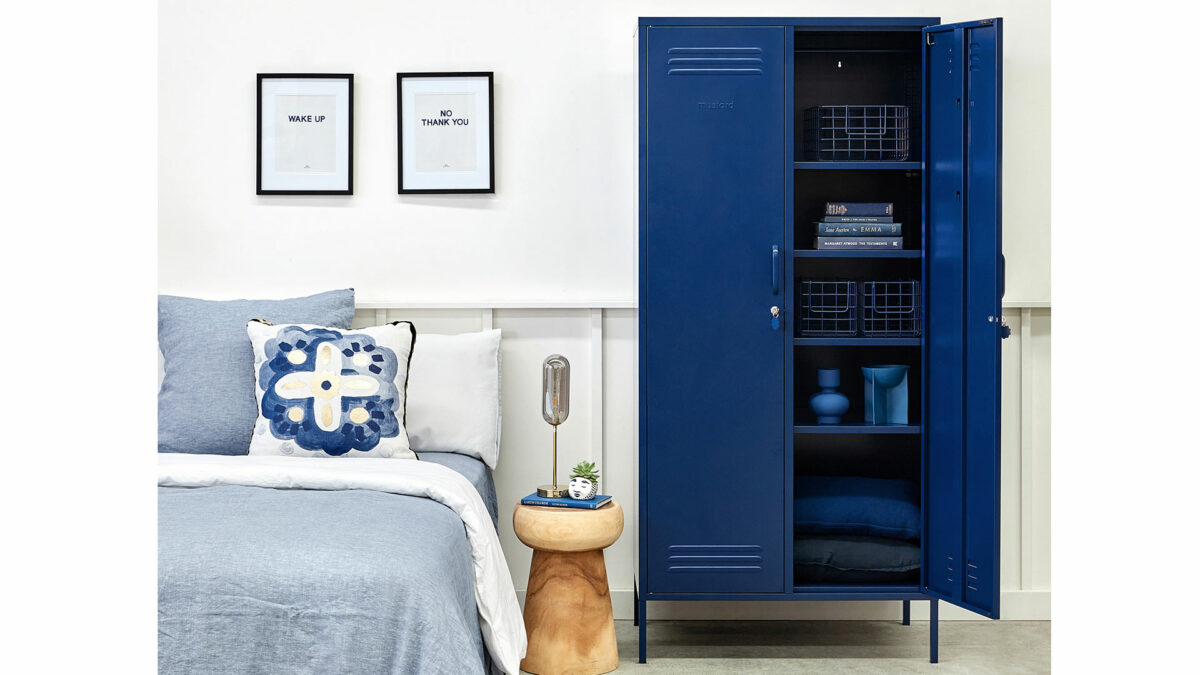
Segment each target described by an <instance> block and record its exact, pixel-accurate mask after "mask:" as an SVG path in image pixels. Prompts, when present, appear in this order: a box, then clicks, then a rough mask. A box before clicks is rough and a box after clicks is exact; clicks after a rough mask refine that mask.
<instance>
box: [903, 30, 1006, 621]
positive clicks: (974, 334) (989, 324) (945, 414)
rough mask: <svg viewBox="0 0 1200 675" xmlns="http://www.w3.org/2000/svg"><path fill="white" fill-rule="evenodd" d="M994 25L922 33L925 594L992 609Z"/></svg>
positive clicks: (995, 586)
mask: <svg viewBox="0 0 1200 675" xmlns="http://www.w3.org/2000/svg"><path fill="white" fill-rule="evenodd" d="M1000 45H1001V20H1000V19H987V20H983V21H972V22H968V23H961V24H949V25H945V26H936V27H930V28H926V29H925V73H926V120H927V126H926V138H927V145H926V151H927V156H926V162H925V165H926V171H927V175H928V178H927V180H928V183H927V192H926V209H927V210H926V233H927V250H926V265H927V268H926V269H927V275H928V283H927V284H926V288H927V289H928V291H927V293H928V300H927V304H926V306H927V314H926V321H927V322H928V323H927V325H928V328H929V332H928V338H927V349H928V350H929V352H928V354H927V358H926V363H927V364H928V376H927V382H928V384H927V390H926V391H927V396H928V404H927V409H928V411H929V412H928V414H927V416H926V429H925V442H926V450H927V454H926V478H925V500H926V501H925V536H924V539H923V544H924V549H925V550H924V556H925V561H924V570H923V579H924V585H925V589H926V590H927V591H928V592H930V593H931V594H933V595H937V596H938V597H941V598H944V599H946V600H948V601H949V602H951V603H953V604H955V605H958V606H960V607H965V608H966V609H970V610H972V611H976V612H979V613H981V614H983V615H985V616H988V617H991V618H998V617H999V609H1000V569H999V551H1000V516H999V514H1000V490H999V488H1000V428H999V421H1000V397H999V395H1000V339H1001V335H1000V323H999V319H1000V310H1001V302H1000V301H1001V297H1002V296H1003V294H1004V277H1003V275H1004V268H1003V261H1002V260H1001V257H1000V252H1001V247H1000V84H1001V76H1000V64H1001V50H1000Z"/></svg>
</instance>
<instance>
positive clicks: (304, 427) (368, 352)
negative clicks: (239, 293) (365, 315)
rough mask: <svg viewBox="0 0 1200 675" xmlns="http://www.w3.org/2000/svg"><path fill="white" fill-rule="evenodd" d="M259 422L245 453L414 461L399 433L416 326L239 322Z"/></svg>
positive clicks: (406, 323)
mask: <svg viewBox="0 0 1200 675" xmlns="http://www.w3.org/2000/svg"><path fill="white" fill-rule="evenodd" d="M246 332H247V333H248V334H249V335H250V342H251V344H252V346H253V348H254V378H255V386H254V394H255V396H256V397H257V400H258V420H257V421H256V422H255V423H254V435H253V436H252V437H251V438H250V454H252V455H294V456H308V457H343V456H345V457H396V458H399V459H416V455H414V454H413V452H412V450H411V449H410V448H409V442H408V434H407V433H405V430H404V400H405V388H406V386H407V384H408V366H409V360H410V358H411V356H412V352H413V341H414V340H415V339H416V329H414V328H413V325H412V324H411V323H409V322H407V321H397V322H395V323H391V324H388V325H386V326H375V327H373V328H359V329H349V330H347V329H342V328H324V327H321V326H312V325H309V324H283V325H279V326H272V325H270V324H268V323H265V322H262V321H251V322H250V323H249V324H247V325H246Z"/></svg>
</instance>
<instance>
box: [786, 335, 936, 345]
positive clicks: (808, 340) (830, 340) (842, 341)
mask: <svg viewBox="0 0 1200 675" xmlns="http://www.w3.org/2000/svg"><path fill="white" fill-rule="evenodd" d="M794 341H795V343H796V346H797V347H919V346H921V338H919V337H914V338H866V337H805V338H794Z"/></svg>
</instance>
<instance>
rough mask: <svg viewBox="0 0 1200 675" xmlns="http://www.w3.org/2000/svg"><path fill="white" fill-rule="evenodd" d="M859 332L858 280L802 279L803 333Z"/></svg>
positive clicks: (827, 334) (801, 316) (845, 335)
mask: <svg viewBox="0 0 1200 675" xmlns="http://www.w3.org/2000/svg"><path fill="white" fill-rule="evenodd" d="M857 334H858V284H857V282H854V281H823V280H816V279H801V280H800V335H806V336H810V337H817V336H826V337H837V336H841V337H853V336H855V335H857Z"/></svg>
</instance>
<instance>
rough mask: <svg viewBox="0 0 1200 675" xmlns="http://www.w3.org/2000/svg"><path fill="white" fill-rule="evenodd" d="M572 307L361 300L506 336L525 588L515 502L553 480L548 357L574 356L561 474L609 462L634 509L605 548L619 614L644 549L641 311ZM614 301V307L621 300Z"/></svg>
mask: <svg viewBox="0 0 1200 675" xmlns="http://www.w3.org/2000/svg"><path fill="white" fill-rule="evenodd" d="M591 304H592V303H577V304H573V305H572V306H570V307H565V308H564V307H551V308H547V307H532V308H524V307H513V306H511V305H510V306H507V307H486V306H461V305H460V306H447V307H430V306H403V305H386V304H378V305H376V304H372V305H367V306H362V305H360V306H359V309H358V311H357V312H356V313H355V317H354V324H353V325H354V326H355V327H362V326H370V325H378V324H382V323H386V322H388V321H401V320H404V321H411V322H412V323H413V325H414V326H415V327H416V329H417V348H418V349H420V343H421V337H420V336H421V334H423V333H426V334H429V333H441V334H454V333H464V332H472V331H478V330H485V329H490V328H499V329H500V330H501V331H502V335H503V337H502V339H501V373H500V374H501V380H502V383H501V406H502V410H503V420H502V431H501V443H500V463H499V466H498V467H497V469H496V472H495V480H496V494H497V498H498V500H499V505H500V542H501V544H502V545H503V547H504V556H505V558H507V560H508V565H509V570H510V571H511V573H512V577H513V583H514V585H515V586H516V588H517V590H518V593H519V594H520V595H521V597H522V598H523V597H524V593H525V586H526V583H527V580H528V578H529V563H530V559H531V557H532V552H531V551H530V550H529V549H528V548H526V547H525V546H524V545H523V544H522V543H521V542H520V541H519V540H517V537H516V535H515V534H514V533H513V529H512V510H513V507H514V506H515V505H516V504H517V502H519V501H520V499H521V498H522V497H524V496H525V495H527V494H529V493H530V492H533V490H534V488H536V487H537V486H538V485H540V484H542V483H546V482H549V480H550V474H551V470H550V465H551V428H550V425H548V424H546V422H545V421H543V420H542V412H541V390H542V379H541V378H542V371H541V366H542V361H543V360H544V359H545V358H546V357H547V356H549V355H550V354H555V353H557V354H562V355H563V356H565V357H567V359H568V360H569V361H570V362H571V412H570V415H569V417H568V418H567V421H566V422H564V423H563V424H561V425H560V426H559V428H558V475H559V480H560V483H563V484H565V482H566V481H565V479H566V478H567V476H568V475H569V472H570V470H571V467H572V466H574V465H575V464H577V463H578V462H580V461H582V460H588V461H592V462H595V463H596V465H597V466H598V467H599V469H600V471H601V478H600V488H601V490H602V491H603V492H604V493H605V494H611V495H613V497H614V498H615V499H616V500H617V501H618V502H620V503H621V505H622V507H623V508H624V509H625V531H624V533H623V534H622V536H621V538H620V539H618V540H617V542H616V543H615V544H613V545H612V546H611V547H609V548H608V550H607V551H606V554H605V557H606V561H607V565H608V575H609V583H610V585H611V586H612V588H613V591H614V598H619V599H620V600H622V601H624V600H627V602H615V609H616V610H617V611H618V612H619V613H624V614H625V615H628V616H630V617H631V616H632V607H633V574H634V564H635V561H636V558H635V557H634V556H635V544H634V542H635V541H636V537H635V530H634V527H633V521H634V514H635V511H634V495H635V492H636V490H635V482H634V480H635V479H634V464H635V463H636V457H637V454H636V450H635V442H636V428H637V427H636V415H637V385H636V379H635V373H634V368H635V362H634V353H635V349H636V346H635V343H634V331H635V329H636V324H637V320H636V313H635V311H634V310H633V309H631V308H629V306H628V304H629V303H594V304H595V306H591ZM614 305H615V307H614Z"/></svg>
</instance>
